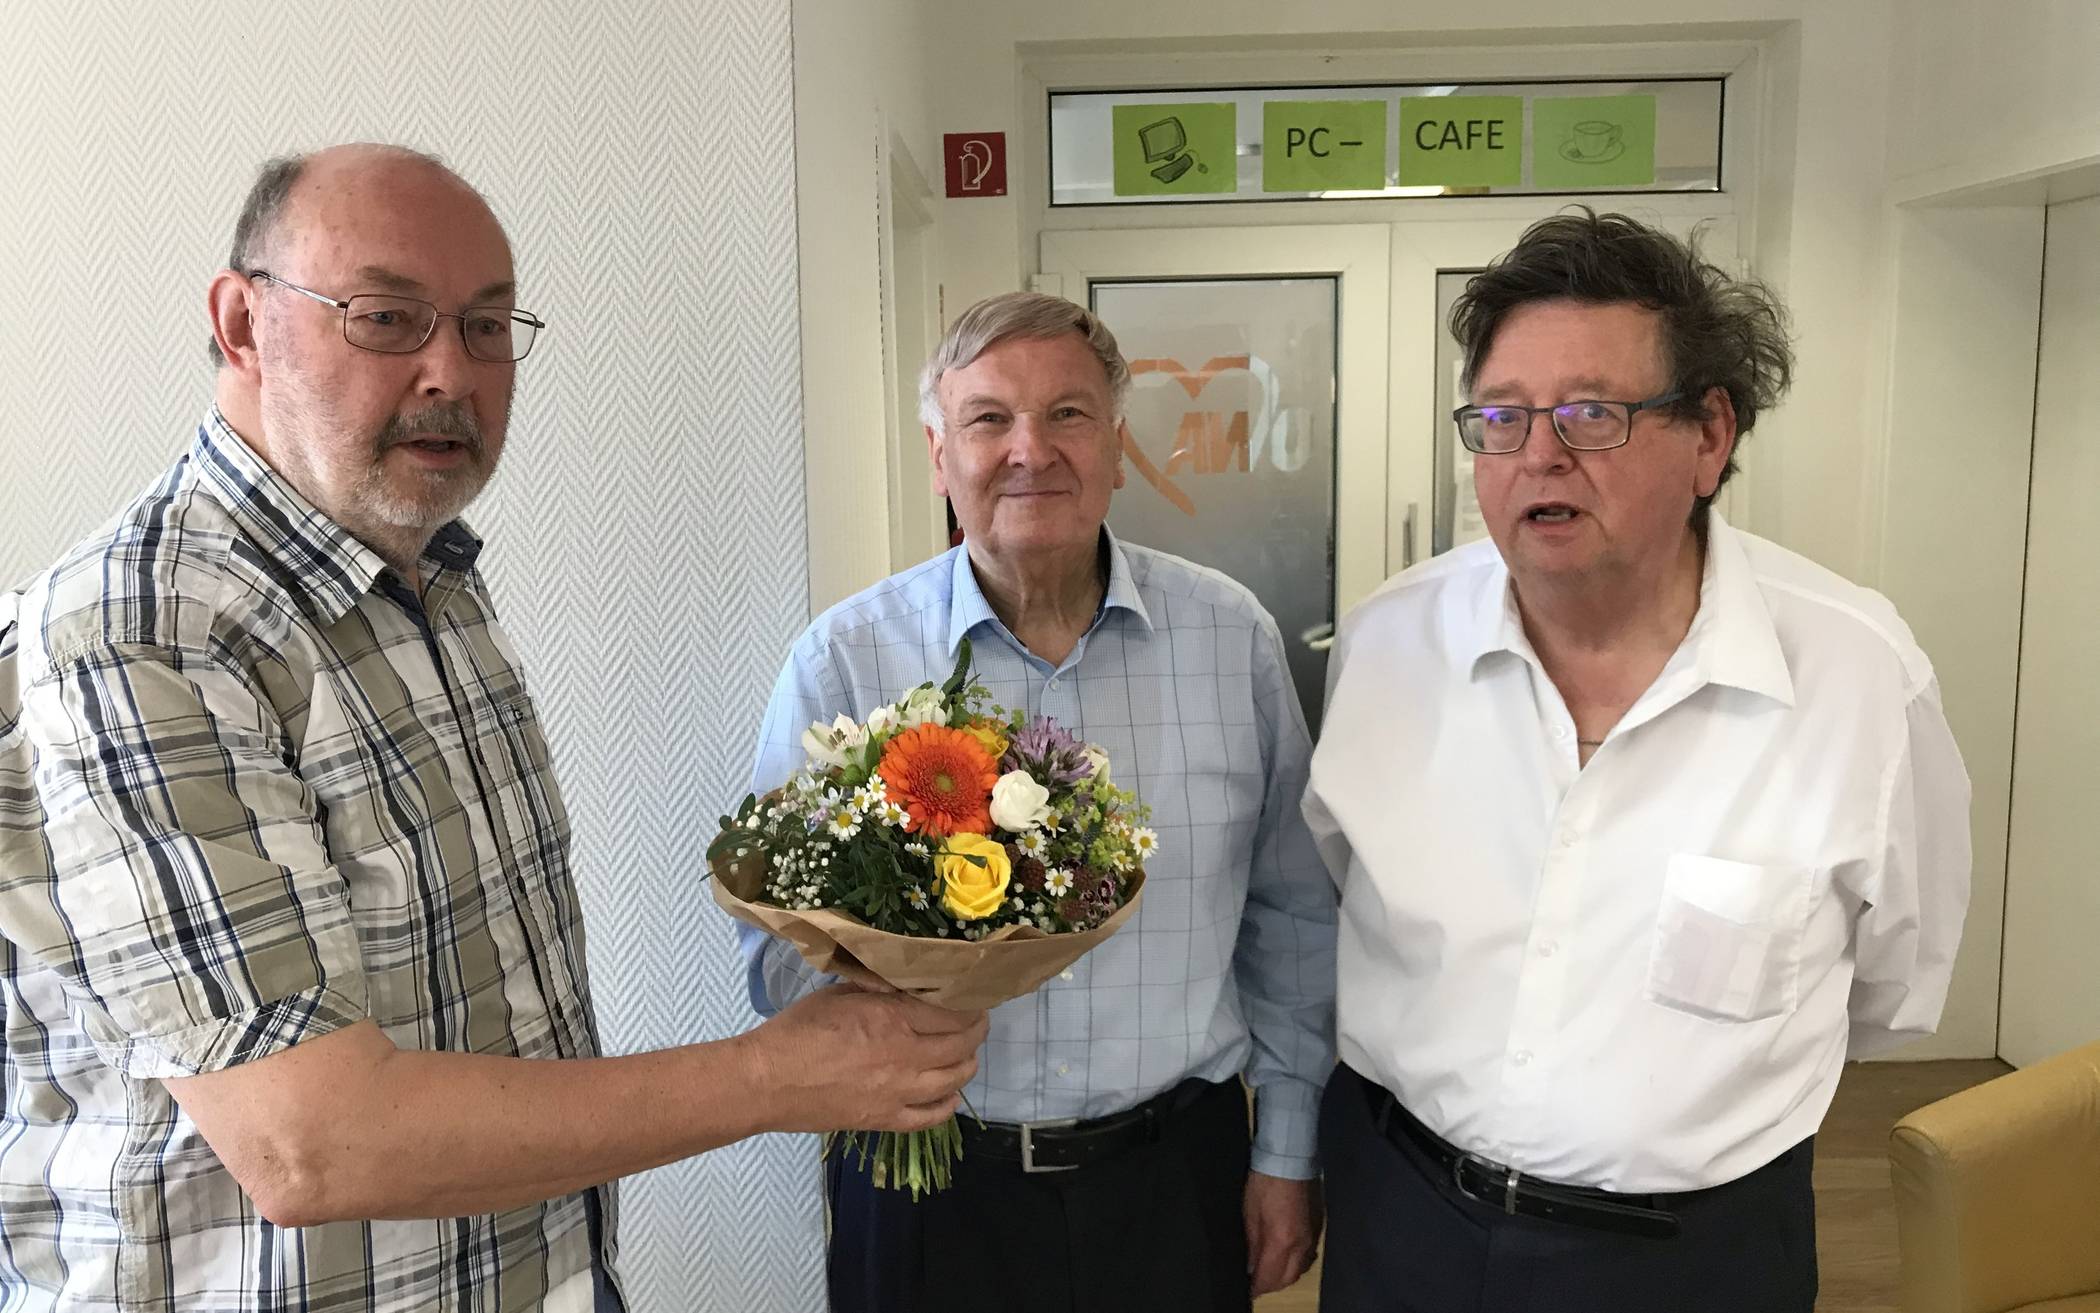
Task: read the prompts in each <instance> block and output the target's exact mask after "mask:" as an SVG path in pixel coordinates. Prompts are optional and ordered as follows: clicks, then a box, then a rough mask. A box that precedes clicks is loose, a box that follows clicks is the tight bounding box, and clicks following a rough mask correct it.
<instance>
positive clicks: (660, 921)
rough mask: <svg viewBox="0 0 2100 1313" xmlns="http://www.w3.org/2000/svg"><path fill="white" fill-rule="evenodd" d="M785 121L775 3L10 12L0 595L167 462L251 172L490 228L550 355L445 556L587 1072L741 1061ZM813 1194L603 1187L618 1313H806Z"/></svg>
mask: <svg viewBox="0 0 2100 1313" xmlns="http://www.w3.org/2000/svg"><path fill="white" fill-rule="evenodd" d="M793 110H794V99H793V88H792V64H791V51H790V41H789V2H788V0H664V2H663V3H660V4H636V5H625V4H610V3H608V4H599V5H593V4H587V3H569V2H565V0H513V2H512V3H507V4H502V5H493V4H464V5H456V4H444V3H439V2H438V0H422V2H421V3H403V2H402V0H359V3H356V4H325V5H324V4H308V3H300V2H293V3H283V2H280V3H269V4H261V3H253V2H252V0H237V2H234V3H226V2H223V0H222V2H216V3H203V2H201V0H165V2H162V0H155V2H154V3H146V2H145V0H116V2H113V0H83V2H78V3H75V2H70V0H69V2H66V3H60V2H58V0H0V124H4V125H5V128H4V130H0V585H4V584H12V583H14V582H16V581H18V580H19V579H21V578H22V577H24V576H26V575H27V574H29V573H31V572H32V571H34V570H35V569H37V568H39V567H40V566H41V565H42V564H43V563H45V562H46V561H47V560H48V559H49V558H50V557H52V556H54V555H55V554H56V553H57V552H58V551H59V550H60V549H61V548H62V547H64V546H65V545H66V544H67V543H69V542H71V541H72V540H73V539H75V538H77V537H79V536H81V535H82V534H84V533H86V532H87V531H89V530H90V529H91V528H93V527H94V525H95V524H96V523H98V522H99V521H101V520H102V519H104V518H105V517H107V516H108V515H110V514H111V513H113V512H114V511H115V510H116V509H117V508H118V507H119V506H120V505H121V504H122V503H123V502H124V501H125V500H127V499H128V498H129V497H130V496H131V495H132V493H134V492H135V491H136V490H137V489H138V488H140V487H141V486H143V484H144V483H145V481H146V480H147V479H149V478H150V477H151V476H152V475H153V474H154V473H155V472H156V471H158V470H159V469H160V468H161V467H162V466H163V465H164V464H166V462H167V461H168V460H170V459H171V458H172V457H173V456H174V455H175V454H176V453H178V452H179V451H180V450H181V448H182V446H183V445H184V444H185V443H186V442H187V440H188V437H189V434H190V431H191V428H192V426H193V424H194V422H195V420H196V419H197V417H198V416H199V414H201V413H202V409H203V407H204V406H205V405H207V404H208V402H209V398H210V386H211V377H210V369H209V366H208V365H207V363H206V360H205V354H204V349H205V342H206V340H207V337H208V333H207V330H206V327H205V320H204V285H205V281H206V280H207V279H208V278H209V276H210V275H211V273H212V271H213V270H215V269H216V268H218V266H219V262H220V261H221V260H223V259H224V258H225V252H226V248H227V245H228V241H229V238H230V234H231V230H232V223H233V217H234V211H235V209H236V207H237V206H238V204H239V200H240V197H241V195H242V193H243V192H244V190H245V189H246V187H247V185H248V182H249V179H250V177H251V175H252V173H253V171H254V168H255V166H256V165H257V164H258V163H259V162H260V161H261V160H262V159H263V158H265V157H266V156H269V155H272V154H277V153H281V152H283V151H286V150H293V149H306V148H312V147H315V146H319V145H325V144H327V143H330V142H334V141H342V140H359V139H364V140H369V139H377V140H389V141H399V142H403V143H406V144H409V145H413V146H416V147H419V148H422V149H426V150H433V151H436V152H437V153H439V154H441V155H443V156H444V157H445V158H446V159H447V160H448V161H449V162H450V163H451V164H452V165H453V166H454V167H456V168H458V169H459V170H460V171H461V172H462V173H463V174H464V175H465V176H466V177H467V178H468V179H469V180H470V181H471V182H473V183H475V184H476V185H477V186H479V187H480V188H481V189H482V190H483V191H484V192H485V193H487V195H488V196H489V197H490V199H491V201H492V202H493V203H494V205H495V207H496V211H497V214H498V215H499V216H500V217H501V218H502V219H503V221H504V222H505V224H506V225H507V226H508V228H509V230H510V233H511V237H512V242H513V245H514V246H515V248H516V252H517V258H518V268H519V274H520V278H521V280H522V284H523V289H524V290H523V292H522V293H521V300H522V302H523V303H524V304H525V305H526V306H527V307H528V308H530V309H533V310H535V311H538V312H539V313H540V314H541V315H542V316H543V317H545V318H546V319H547V320H548V322H549V324H550V325H551V327H550V328H549V329H548V332H547V334H546V336H545V337H544V338H543V339H542V341H541V343H540V345H539V346H537V347H536V348H535V349H534V353H533V356H532V358H531V359H530V360H528V361H527V362H526V363H525V364H524V365H523V366H521V367H520V371H519V384H518V389H519V392H518V407H517V410H516V413H515V415H514V417H513V421H512V428H511V439H510V445H509V448H508V451H507V453H506V457H505V461H504V467H503V469H502V472H501V473H500V474H499V475H498V477H497V479H496V482H495V484H494V485H493V487H492V489H491V491H490V493H489V495H488V496H487V497H486V498H485V499H484V501H483V502H482V503H480V504H479V505H478V506H477V507H476V508H474V509H473V510H472V511H470V512H469V519H470V520H471V521H472V522H473V523H474V524H475V525H476V526H477V528H479V529H480V530H481V531H482V533H483V534H484V535H485V536H486V537H487V538H488V540H489V548H488V553H487V555H486V556H485V557H484V560H485V561H486V563H487V568H488V572H489V574H490V575H491V576H492V578H493V583H494V587H495V591H496V600H497V604H498V607H499V608H500V610H501V612H502V614H503V616H504V618H505V620H506V621H507V622H508V624H509V626H510V628H511V629H512V631H513V632H514V634H515V635H516V637H517V639H518V643H519V646H520V647H521V649H522V650H523V651H524V654H525V657H526V663H527V668H528V672H529V675H530V677H531V679H532V681H533V685H534V688H535V690H536V693H537V697H538V700H539V702H540V704H541V707H542V708H543V710H544V712H545V714H546V717H547V720H548V722H549V734H550V736H551V738H552V739H553V742H554V745H555V752H556V758H557V763H558V766H559V769H560V772H561V778H562V783H563V785H564V786H565V788H566V789H567V792H568V795H569V799H570V805H571V809H572V811H573V812H574V814H575V820H576V830H577V844H578V859H577V870H578V872H579V878H580V880H581V882H582V886H583V890H582V892H583V905H584V911H585V915H586V919H587V921H588V924H589V935H590V941H589V942H590V956H591V963H590V965H591V975H592V982H593V987H594V990H595V994H596V1001H597V1005H598V1011H599V1016H600V1019H601V1021H602V1022H603V1024H604V1029H605V1035H606V1039H607V1042H608V1045H609V1046H610V1047H611V1048H612V1049H613V1050H614V1051H631V1050H634V1049H640V1048H645V1047H655V1046H659V1045H664V1044H671V1043H678V1042H682V1041H689V1040H695V1039H702V1038H710V1037H715V1036H720V1035H724V1034H728V1033H730V1032H732V1031H735V1030H740V1029H743V1028H744V1027H745V1026H746V1025H747V1024H748V1022H749V1014H748V1009H747V1006H746V1004H745V1002H744V998H743V994H742V990H741V988H740V985H739V983H738V973H737V971H736V965H735V957H734V950H733V947H732V937H731V934H730V931H729V929H728V928H727V923H726V922H725V921H724V920H723V919H722V917H721V916H720V914H719V913H717V912H716V911H715V910H714V907H713V904H712V903H711V902H710V901H709V900H708V899H707V898H706V897H705V896H704V894H703V893H702V892H701V889H700V885H699V883H698V876H699V874H700V872H701V870H702V861H701V851H702V849H703V848H704V847H705V845H706V841H707V839H708V837H709V824H710V818H712V817H714V816H716V815H717V814H718V813H719V811H720V810H721V808H722V806H723V804H724V803H725V802H726V801H727V800H729V799H730V798H731V797H732V796H733V795H735V794H737V793H739V792H740V786H741V783H742V780H743V776H744V773H745V770H746V768H747V766H748V763H749V758H750V750H749V741H750V736H751V735H752V734H753V733H754V732H755V730H756V726H757V720H758V715H759V712H760V710H761V708H762V707H763V705H764V700H765V694H766V691H767V689H768V687H769V686H770V683H771V680H772V676H773V674H774V672H775V671H776V669H777V668H778V662H779V660H780V657H781V655H782V653H784V652H785V651H786V647H787V644H788V642H789V641H790V639H791V638H792V636H793V634H794V633H795V631H796V630H797V629H798V628H799V627H800V625H801V624H802V622H803V620H804V619H805V598H806V570H807V549H806V546H805V538H804V512H803V479H802V454H801V453H802V447H801V436H800V414H799V408H800V407H799V358H798V337H797V328H796V301H795V218H794V177H795V172H794V158H793V150H794V131H793V129H794V125H793V122H792V115H793ZM694 1097H695V1098H696V1099H698V1098H704V1097H706V1095H705V1093H704V1092H703V1091H697V1090H696V1091H695V1092H694ZM813 1164H814V1158H813V1150H812V1148H811V1146H810V1145H809V1143H808V1142H807V1141H806V1140H800V1139H796V1140H788V1139H781V1138H775V1139H772V1140H769V1141H762V1142H758V1143H754V1144H748V1145H744V1146H739V1147H736V1148H732V1149H728V1150H724V1151H721V1152H718V1153H714V1154H710V1155H708V1156H707V1157H705V1158H704V1159H702V1160H699V1161H697V1162H690V1163H685V1164H681V1165H679V1166H676V1167H672V1168H667V1169H665V1170H663V1171H659V1172H655V1173H652V1174H650V1175H648V1176H646V1177H643V1178H640V1179H638V1180H634V1181H630V1182H629V1183H628V1184H627V1186H626V1188H625V1190H624V1194H623V1198H624V1203H623V1217H622V1227H621V1234H622V1241H623V1260H622V1267H623V1269H624V1270H625V1272H626V1274H627V1279H628V1288H629V1291H630V1294H631V1295H632V1296H633V1298H634V1303H635V1307H636V1308H637V1309H638V1310H647V1311H649V1313H655V1311H656V1310H675V1311H678V1313H684V1311H685V1310H696V1311H697V1310H705V1311H712V1310H721V1311H722V1313H749V1311H751V1310H766V1311H768V1313H770V1311H771V1310H801V1309H815V1308H819V1307H821V1295H820V1293H819V1291H820V1279H819V1276H820V1261H819V1256H818V1249H817V1228H818V1221H817V1216H816V1195H815V1186H814V1182H815V1168H814V1165H813Z"/></svg>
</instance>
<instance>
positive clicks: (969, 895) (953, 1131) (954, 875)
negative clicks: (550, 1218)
mask: <svg viewBox="0 0 2100 1313" xmlns="http://www.w3.org/2000/svg"><path fill="white" fill-rule="evenodd" d="M969 668H970V645H969V640H967V639H965V640H964V641H963V644H962V649H961V652H960V653H959V655H958V657H957V659H956V663H955V670H954V673H952V674H951V675H950V676H949V677H948V679H947V681H946V682H945V683H943V684H941V685H939V686H935V685H934V684H932V683H926V684H921V685H920V686H919V687H917V688H915V689H913V690H911V692H909V693H908V694H906V695H905V696H904V698H903V699H902V700H901V701H898V702H896V703H893V704H891V705H889V706H884V707H878V708H876V710H875V711H874V713H873V714H871V715H870V716H869V717H868V719H867V720H866V721H865V722H858V721H855V720H853V719H852V718H851V717H848V716H840V717H838V718H837V719H836V720H834V721H832V722H831V723H830V724H828V725H826V724H824V723H822V722H818V723H816V724H813V725H811V726H810V728H809V730H808V732H807V733H805V734H804V735H803V738H802V744H803V748H804V751H805V752H806V753H807V754H808V761H807V762H806V763H805V765H804V766H803V768H802V770H801V771H799V772H797V773H796V775H795V776H794V777H793V778H792V779H790V780H789V781H788V782H787V783H786V784H785V785H783V786H782V787H781V788H779V789H776V790H774V791H773V792H772V793H769V794H767V795H766V796H764V797H762V798H761V797H756V796H751V797H746V798H745V799H744V801H743V803H742V805H740V806H739V807H738V808H737V812H736V815H735V816H725V817H723V818H722V823H721V826H722V828H721V833H720V834H719V835H718V836H717V837H716V839H715V841H714V843H713V844H712V845H710V846H709V848H708V852H707V856H708V863H709V866H710V868H711V869H712V871H713V873H714V875H715V900H716V901H717V902H718V903H720V904H721V905H722V907H723V909H724V910H726V911H727V912H728V913H729V914H730V915H731V916H734V917H736V918H737V919H739V920H742V921H746V922H748V923H750V924H752V925H756V926H759V927H761V928H763V929H765V930H767V931H769V932H771V933H773V934H776V935H779V936H781V937H782V938H784V939H786V940H788V942H790V943H792V944H793V945H794V946H795V948H796V950H797V951H799V952H800V953H801V954H802V957H803V959H804V960H805V961H807V962H808V963H809V964H810V965H811V966H812V967H815V968H816V969H818V970H820V971H832V972H837V971H843V970H848V969H851V968H858V969H860V970H863V971H866V972H868V973H870V974H872V975H874V976H875V977H877V978H878V979H880V980H882V981H883V982H884V983H886V984H888V985H890V986H891V987H893V988H895V989H899V990H902V991H904V992H907V993H910V994H913V995H916V996H918V997H920V998H924V999H926V1000H928V1001H929V1002H933V1003H939V1004H943V1005H945V1006H949V1007H954V1008H957V1009H977V1008H990V1007H994V1006H996V1005H998V1004H1000V1003H1004V1002H1006V1001H1007V1000H1008V999H1012V998H1018V997H1019V996H1021V995H1023V994H1026V993H1028V992H1029V991H1031V990H1033V989H1035V988H1036V987H1037V986H1038V985H1040V984H1042V983H1043V982H1044V981H1045V980H1048V979H1049V978H1050V977H1051V976H1053V975H1055V974H1057V973H1058V972H1060V971H1062V970H1064V969H1065V968H1066V967H1067V966H1070V965H1071V964H1072V963H1073V962H1075V961H1077V960H1078V959H1079V958H1080V957H1081V956H1083V955H1084V954H1085V953H1086V952H1087V951H1088V950H1089V949H1091V948H1093V947H1094V946H1095V945H1096V944H1098V943H1100V942H1101V941H1102V940H1103V939H1105V938H1107V937H1108V936H1109V935H1111V934H1113V933H1115V931H1116V930H1117V929H1118V928H1120V927H1121V926H1122V924H1123V923H1124V922H1125V921H1127V920H1128V919H1129V918H1130V917H1131V916H1132V915H1133V914H1134V912H1135V911H1136V908H1137V903H1138V896H1139V892H1140V890H1141V888H1142V887H1143V884H1144V879H1145V875H1144V863H1145V859H1146V858H1148V857H1149V856H1151V855H1152V853H1153V852H1155V851H1156V850H1157V849H1158V846H1159V839H1158V836H1157V835H1155V834H1154V833H1153V832H1152V831H1151V830H1149V829H1147V828H1145V825H1144V822H1145V821H1146V820H1147V819H1149V817H1150V812H1149V810H1148V809H1147V808H1146V807H1145V805H1144V804H1143V803H1141V802H1139V801H1138V800H1137V797H1136V795H1134V794H1132V793H1131V792H1130V791H1129V790H1127V789H1121V788H1118V787H1116V785H1115V784H1114V783H1113V782H1112V781H1111V779H1110V775H1109V762H1108V756H1107V754H1106V753H1104V752H1102V751H1101V749H1100V748H1098V747H1096V746H1094V745H1093V744H1090V743H1083V742H1081V741H1080V740H1078V739H1077V738H1075V737H1074V736H1073V735H1072V734H1071V733H1069V732H1068V731H1066V730H1065V729H1063V728H1061V727H1060V726H1059V725H1058V724H1057V722H1055V721H1054V720H1050V719H1047V718H1043V717H1038V718H1036V719H1033V720H1030V719H1028V718H1027V717H1025V716H1023V715H1021V714H1019V713H1011V712H1008V711H1006V710H1005V709H1004V708H1001V707H998V706H994V705H992V703H991V696H990V694H989V692H987V690H985V689H984V688H983V687H982V686H980V685H978V684H976V683H974V682H972V680H971V678H970V674H969ZM841 1145H843V1147H844V1148H845V1149H848V1150H857V1151H858V1152H859V1153H860V1154H861V1155H862V1157H863V1160H865V1159H866V1158H867V1156H868V1155H869V1154H871V1153H872V1154H873V1156H874V1159H875V1165H874V1168H873V1175H874V1178H875V1181H876V1183H877V1184H878V1185H887V1186H892V1187H895V1188H900V1189H909V1190H911V1192H912V1197H913V1198H915V1199H916V1198H917V1197H918V1196H919V1195H920V1194H921V1193H922V1192H924V1191H927V1190H938V1189H942V1188H945V1187H946V1185H947V1184H948V1180H949V1175H950V1169H951V1167H952V1165H953V1162H954V1160H955V1158H956V1157H957V1156H959V1155H960V1153H961V1147H962V1131H961V1127H960V1126H959V1125H958V1124H957V1123H956V1121H955V1120H954V1119H953V1118H950V1119H949V1121H948V1122H947V1123H946V1124H944V1125H942V1126H939V1127H936V1128H934V1129H933V1130H930V1131H920V1132H914V1133H912V1134H909V1135H900V1134H893V1133H890V1132H883V1133H881V1134H879V1135H876V1136H874V1137H872V1142H871V1139H870V1138H869V1137H864V1136H862V1135H861V1134H859V1133H858V1132H846V1133H843V1134H842V1135H835V1136H832V1137H829V1138H828V1139H827V1144H826V1149H827V1151H831V1150H833V1149H836V1148H839V1147H841Z"/></svg>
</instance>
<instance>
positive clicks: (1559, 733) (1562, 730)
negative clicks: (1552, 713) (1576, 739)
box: [1553, 725, 1568, 741]
mask: <svg viewBox="0 0 2100 1313" xmlns="http://www.w3.org/2000/svg"><path fill="white" fill-rule="evenodd" d="M1553 737H1554V738H1557V739H1560V740H1563V741H1565V740H1566V739H1567V737H1568V727H1567V726H1566V725H1555V726H1554V727H1553Z"/></svg>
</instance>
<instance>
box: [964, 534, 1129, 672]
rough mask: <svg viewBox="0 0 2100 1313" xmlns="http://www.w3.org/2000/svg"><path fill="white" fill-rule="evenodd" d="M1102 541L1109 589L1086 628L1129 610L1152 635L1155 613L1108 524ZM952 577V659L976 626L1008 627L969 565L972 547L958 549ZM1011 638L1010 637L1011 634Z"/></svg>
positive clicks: (1089, 628) (1092, 627)
mask: <svg viewBox="0 0 2100 1313" xmlns="http://www.w3.org/2000/svg"><path fill="white" fill-rule="evenodd" d="M1101 539H1102V542H1103V544H1104V546H1105V548H1106V550H1107V552H1108V588H1107V589H1106V590H1105V591H1104V592H1103V593H1102V595H1101V607H1100V609H1099V610H1097V611H1095V612H1094V622H1093V624H1091V625H1089V626H1087V632H1088V633H1092V632H1093V631H1094V628H1095V627H1096V626H1098V625H1099V624H1100V623H1101V620H1102V617H1104V616H1106V615H1107V614H1108V613H1109V612H1110V611H1128V612H1130V613H1131V614H1132V615H1133V616H1135V617H1137V622H1138V623H1139V624H1140V625H1142V626H1144V628H1145V630H1146V631H1147V632H1148V633H1149V632H1150V631H1151V629H1152V613H1151V612H1149V611H1147V610H1146V609H1145V601H1144V599H1143V598H1142V597H1140V596H1139V595H1138V588H1137V580H1136V579H1135V578H1134V577H1133V576H1132V575H1131V573H1130V558H1129V556H1128V555H1127V554H1126V553H1125V552H1124V551H1123V544H1122V543H1121V542H1119V541H1117V539H1116V535H1115V533H1114V532H1113V531H1112V530H1110V529H1109V527H1108V526H1107V525H1105V524H1104V525H1102V526H1101ZM953 571H954V572H953V574H952V575H951V576H950V577H949V587H948V655H949V656H950V657H953V656H954V655H955V653H956V650H957V649H958V648H960V647H961V645H962V640H963V639H964V637H965V636H967V635H968V634H969V633H970V631H971V630H973V629H975V628H976V627H977V626H979V625H981V624H984V623H986V622H990V623H991V624H993V625H995V626H997V627H998V629H999V630H1000V632H1002V633H1004V632H1006V625H1005V624H1004V622H1002V621H1001V620H1000V619H999V615H998V613H997V612H995V611H994V610H992V604H991V601H990V600H989V599H987V598H986V597H985V595H984V589H982V588H980V587H978V585H977V571H976V569H975V568H973V567H972V566H971V564H970V548H969V545H968V544H967V543H966V544H964V545H962V546H960V547H957V548H956V549H955V562H954V566H953ZM1009 636H1010V635H1009Z"/></svg>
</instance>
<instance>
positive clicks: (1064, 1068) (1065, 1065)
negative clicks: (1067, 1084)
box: [1057, 1062, 1072, 1076]
mask: <svg viewBox="0 0 2100 1313" xmlns="http://www.w3.org/2000/svg"><path fill="white" fill-rule="evenodd" d="M1057 1074H1058V1075H1060V1076H1069V1075H1071V1074H1072V1064H1071V1063H1069V1062H1060V1063H1058V1064H1057Z"/></svg>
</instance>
